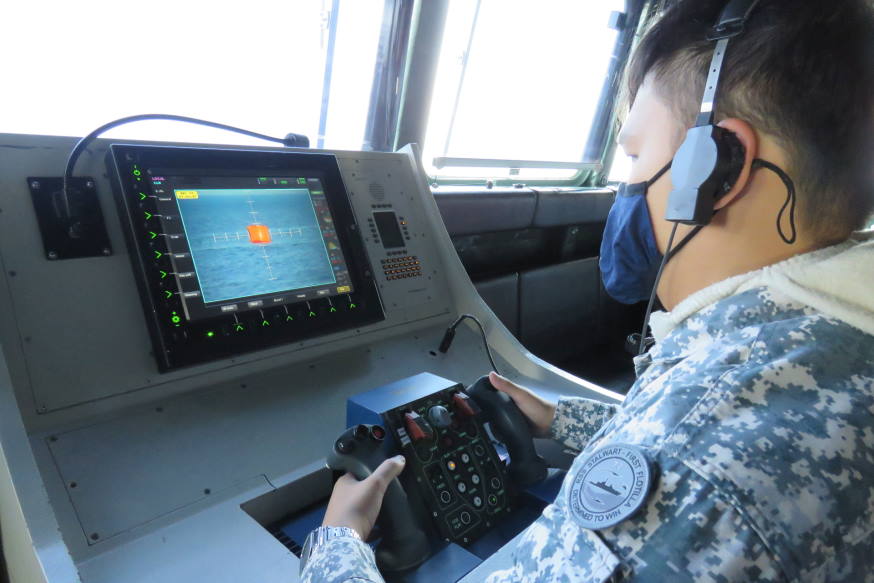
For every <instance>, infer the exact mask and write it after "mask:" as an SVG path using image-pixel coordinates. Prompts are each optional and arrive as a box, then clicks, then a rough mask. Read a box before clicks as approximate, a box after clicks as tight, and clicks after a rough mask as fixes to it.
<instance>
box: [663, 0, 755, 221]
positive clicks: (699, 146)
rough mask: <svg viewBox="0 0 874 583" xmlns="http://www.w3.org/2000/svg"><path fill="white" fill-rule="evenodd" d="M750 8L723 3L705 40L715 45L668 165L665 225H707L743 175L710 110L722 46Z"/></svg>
mask: <svg viewBox="0 0 874 583" xmlns="http://www.w3.org/2000/svg"><path fill="white" fill-rule="evenodd" d="M686 1H693V0H686ZM756 4H758V0H729V2H728V4H726V6H725V8H723V9H722V12H721V13H720V15H719V20H717V22H716V25H715V26H714V27H713V28H712V29H710V33H709V34H708V35H707V39H708V40H711V41H715V42H716V48H715V49H714V50H713V57H712V59H711V60H710V69H709V72H708V74H707V82H706V83H705V85H704V96H703V98H702V99H701V109H700V110H699V113H698V118H697V119H696V120H695V127H693V128H691V129H689V131H687V132H686V138H685V139H684V140H683V143H682V144H681V145H680V149H679V150H677V153H676V154H675V155H674V160H673V163H672V165H671V178H672V181H673V183H674V188H673V190H672V191H671V194H670V196H669V197H668V206H667V210H666V211H665V219H667V220H668V221H672V222H675V223H682V224H684V225H699V226H703V225H707V224H708V223H709V222H710V219H711V218H712V217H713V206H714V203H715V202H716V201H717V200H719V199H720V198H721V197H722V196H724V195H725V194H726V193H727V192H728V191H729V190H731V188H732V187H733V186H734V184H735V182H737V179H738V177H739V176H740V172H741V170H742V169H743V165H744V159H745V156H746V151H745V149H744V147H743V145H742V144H741V143H740V140H739V139H738V138H737V136H736V135H735V134H734V133H733V132H730V131H728V130H726V129H723V128H721V127H718V126H715V125H713V110H714V109H715V106H714V102H715V99H716V88H717V84H718V82H719V74H720V72H721V71H722V60H723V58H724V57H725V51H726V49H727V48H728V41H729V40H730V39H732V38H734V37H736V36H737V35H739V34H741V33H742V32H743V31H744V27H745V25H746V22H747V20H748V18H749V16H750V13H751V12H752V11H753V8H755V6H756Z"/></svg>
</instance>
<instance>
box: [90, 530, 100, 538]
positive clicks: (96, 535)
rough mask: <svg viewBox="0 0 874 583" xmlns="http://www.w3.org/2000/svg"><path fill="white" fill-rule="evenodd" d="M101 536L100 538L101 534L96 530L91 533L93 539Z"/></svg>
mask: <svg viewBox="0 0 874 583" xmlns="http://www.w3.org/2000/svg"><path fill="white" fill-rule="evenodd" d="M99 538H100V535H99V534H97V533H96V532H92V533H91V540H97V539H99Z"/></svg>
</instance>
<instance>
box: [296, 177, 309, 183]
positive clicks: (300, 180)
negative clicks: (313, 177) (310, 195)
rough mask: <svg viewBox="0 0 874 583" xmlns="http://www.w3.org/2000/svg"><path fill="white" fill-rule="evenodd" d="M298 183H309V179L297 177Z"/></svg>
mask: <svg viewBox="0 0 874 583" xmlns="http://www.w3.org/2000/svg"><path fill="white" fill-rule="evenodd" d="M297 183H298V184H306V183H307V179H306V178H298V179H297Z"/></svg>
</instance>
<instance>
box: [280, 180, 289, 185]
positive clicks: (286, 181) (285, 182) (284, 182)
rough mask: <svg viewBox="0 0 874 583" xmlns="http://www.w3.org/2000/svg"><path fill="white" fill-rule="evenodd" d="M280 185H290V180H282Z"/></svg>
mask: <svg viewBox="0 0 874 583" xmlns="http://www.w3.org/2000/svg"><path fill="white" fill-rule="evenodd" d="M279 184H288V180H280V181H279Z"/></svg>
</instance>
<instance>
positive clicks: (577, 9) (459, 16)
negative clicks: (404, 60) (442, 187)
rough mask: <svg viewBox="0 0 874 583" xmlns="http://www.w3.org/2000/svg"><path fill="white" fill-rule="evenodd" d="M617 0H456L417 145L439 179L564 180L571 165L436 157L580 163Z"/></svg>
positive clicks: (607, 56) (620, 2)
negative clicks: (444, 162) (455, 162)
mask: <svg viewBox="0 0 874 583" xmlns="http://www.w3.org/2000/svg"><path fill="white" fill-rule="evenodd" d="M624 6H625V2H624V0H597V1H596V0H585V1H581V0H541V1H539V2H531V1H530V0H453V1H452V2H451V3H450V6H449V13H448V15H447V22H446V28H445V33H444V38H443V44H442V46H441V51H440V61H439V65H438V72H437V79H436V83H435V89H434V94H433V99H432V104H431V111H430V115H429V119H428V130H427V137H426V139H425V143H424V147H423V155H424V162H425V166H426V169H427V170H428V173H429V174H430V175H431V176H437V177H465V176H480V177H490V178H501V177H510V176H513V177H516V176H518V177H520V178H569V177H571V176H573V175H574V174H576V173H577V170H566V169H563V170H555V169H553V170H542V169H521V170H518V171H517V172H518V173H516V172H513V173H512V174H511V171H510V169H508V168H494V169H483V168H463V167H453V168H443V169H438V168H436V167H435V166H434V164H433V160H434V158H435V157H437V156H448V157H462V158H495V159H512V160H538V161H556V162H580V161H581V160H582V157H583V150H584V148H585V144H586V139H587V137H588V135H589V129H590V127H591V125H592V121H593V118H594V115H595V113H596V110H597V108H598V102H599V98H600V95H601V90H602V87H603V83H604V78H605V75H606V73H607V70H608V66H609V64H610V57H611V55H612V53H613V49H614V45H615V42H616V35H617V32H616V31H615V30H613V29H611V28H610V27H609V26H608V23H609V17H610V13H611V12H612V11H614V10H616V11H622V10H623V9H624Z"/></svg>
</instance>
